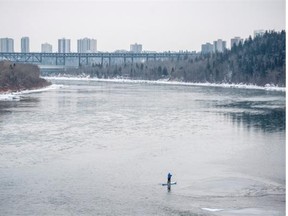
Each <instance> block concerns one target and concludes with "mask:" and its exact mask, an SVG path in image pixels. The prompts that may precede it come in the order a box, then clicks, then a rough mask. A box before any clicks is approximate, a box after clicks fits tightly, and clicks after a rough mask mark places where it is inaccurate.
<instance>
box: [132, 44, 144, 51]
mask: <svg viewBox="0 0 288 216" xmlns="http://www.w3.org/2000/svg"><path fill="white" fill-rule="evenodd" d="M130 52H134V53H141V52H142V44H137V43H135V44H131V45H130Z"/></svg>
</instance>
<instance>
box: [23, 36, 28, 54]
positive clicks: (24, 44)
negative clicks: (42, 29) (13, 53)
mask: <svg viewBox="0 0 288 216" xmlns="http://www.w3.org/2000/svg"><path fill="white" fill-rule="evenodd" d="M21 52H22V53H28V52H30V49H29V37H22V38H21Z"/></svg>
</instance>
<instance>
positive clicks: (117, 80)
mask: <svg viewBox="0 0 288 216" xmlns="http://www.w3.org/2000/svg"><path fill="white" fill-rule="evenodd" d="M43 78H44V79H47V80H73V81H78V80H79V81H85V80H86V81H96V82H115V83H147V84H162V85H163V84H164V85H182V86H203V87H221V88H239V89H254V90H257V89H258V90H266V91H280V92H286V88H285V87H278V86H274V85H271V84H266V85H265V86H257V85H253V84H249V85H247V84H242V83H239V84H229V83H221V84H217V83H208V82H206V83H192V82H181V81H169V80H131V79H123V78H115V79H99V78H90V77H43Z"/></svg>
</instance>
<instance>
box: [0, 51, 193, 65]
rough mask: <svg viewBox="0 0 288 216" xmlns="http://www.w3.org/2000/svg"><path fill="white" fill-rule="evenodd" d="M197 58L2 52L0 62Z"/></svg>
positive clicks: (181, 54)
mask: <svg viewBox="0 0 288 216" xmlns="http://www.w3.org/2000/svg"><path fill="white" fill-rule="evenodd" d="M192 56H196V52H155V53H154V52H141V53H133V52H97V53H39V52H29V53H21V52H0V60H1V59H2V60H10V61H12V62H19V63H32V64H40V65H41V64H47V62H48V64H50V65H63V66H65V65H67V64H69V62H70V63H71V62H73V63H74V64H75V63H76V64H78V65H77V66H81V65H89V64H91V63H96V62H99V64H101V65H103V63H104V62H105V61H106V62H107V63H108V64H109V65H111V63H112V61H113V60H114V62H116V60H118V61H119V60H121V61H122V62H124V63H126V62H127V60H130V62H132V63H133V62H134V60H136V59H138V60H141V61H149V60H154V61H155V60H168V59H169V60H180V59H187V58H189V57H192Z"/></svg>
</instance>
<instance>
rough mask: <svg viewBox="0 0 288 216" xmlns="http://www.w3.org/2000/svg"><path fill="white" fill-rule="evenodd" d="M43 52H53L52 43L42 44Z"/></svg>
mask: <svg viewBox="0 0 288 216" xmlns="http://www.w3.org/2000/svg"><path fill="white" fill-rule="evenodd" d="M41 52H42V53H52V45H51V44H49V43H44V44H41Z"/></svg>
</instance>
